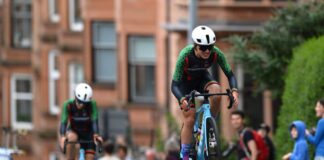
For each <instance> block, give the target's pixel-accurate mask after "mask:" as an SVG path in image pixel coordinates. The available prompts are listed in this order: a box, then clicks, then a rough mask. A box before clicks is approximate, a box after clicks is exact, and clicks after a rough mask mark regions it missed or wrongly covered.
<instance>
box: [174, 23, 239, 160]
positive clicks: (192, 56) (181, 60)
mask: <svg viewBox="0 0 324 160" xmlns="http://www.w3.org/2000/svg"><path fill="white" fill-rule="evenodd" d="M191 36H192V39H193V41H194V44H193V45H188V46H186V47H185V48H183V49H182V50H181V52H180V54H179V57H178V60H177V63H176V68H175V72H174V74H173V79H172V86H171V90H172V93H173V94H174V96H175V97H176V98H177V99H178V101H179V104H180V108H181V109H182V110H183V111H182V114H183V117H184V124H183V128H182V131H181V136H180V137H181V143H182V144H181V151H180V156H181V158H182V159H184V160H187V159H189V149H190V143H191V137H192V130H193V126H194V121H195V113H196V111H195V109H194V108H192V109H189V110H188V109H187V108H186V106H187V104H188V100H187V99H186V98H185V95H186V94H189V93H190V92H191V91H192V90H197V91H198V92H201V93H203V92H205V91H208V92H209V93H220V91H221V89H220V85H219V83H218V82H216V81H215V80H214V79H213V78H212V76H211V75H210V73H209V72H208V71H207V69H208V68H210V67H211V66H212V64H214V63H216V64H218V65H219V66H220V67H221V68H222V70H223V72H224V73H225V75H226V76H227V78H228V82H229V85H230V87H231V89H232V92H233V96H234V100H235V104H234V106H237V104H238V96H239V93H238V90H237V82H236V79H235V76H234V74H233V72H232V70H231V68H230V65H229V64H228V63H227V61H226V59H225V56H224V54H223V53H222V52H221V50H220V49H219V48H217V47H215V46H214V44H215V42H216V35H215V33H214V32H213V30H212V29H211V28H209V27H207V26H198V27H196V28H195V29H194V30H193V31H192V35H191ZM209 101H210V106H211V111H212V113H213V115H214V116H216V115H217V113H218V112H219V110H220V108H219V107H220V97H216V96H212V97H210V98H209Z"/></svg>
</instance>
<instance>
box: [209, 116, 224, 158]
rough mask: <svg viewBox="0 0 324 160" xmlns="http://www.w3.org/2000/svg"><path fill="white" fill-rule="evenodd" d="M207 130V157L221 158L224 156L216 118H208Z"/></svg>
mask: <svg viewBox="0 0 324 160" xmlns="http://www.w3.org/2000/svg"><path fill="white" fill-rule="evenodd" d="M206 131H207V151H208V153H206V152H205V159H207V160H220V159H221V158H222V152H221V141H220V137H219V136H220V134H219V132H218V128H217V124H216V121H215V119H214V118H212V117H209V118H207V119H206Z"/></svg>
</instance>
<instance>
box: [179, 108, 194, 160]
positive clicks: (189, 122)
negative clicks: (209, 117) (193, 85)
mask: <svg viewBox="0 0 324 160" xmlns="http://www.w3.org/2000/svg"><path fill="white" fill-rule="evenodd" d="M195 114H196V110H195V109H193V108H192V109H190V110H188V111H182V115H183V128H182V131H181V156H182V157H183V159H184V160H187V159H189V151H190V144H191V138H192V131H193V126H194V124H195Z"/></svg>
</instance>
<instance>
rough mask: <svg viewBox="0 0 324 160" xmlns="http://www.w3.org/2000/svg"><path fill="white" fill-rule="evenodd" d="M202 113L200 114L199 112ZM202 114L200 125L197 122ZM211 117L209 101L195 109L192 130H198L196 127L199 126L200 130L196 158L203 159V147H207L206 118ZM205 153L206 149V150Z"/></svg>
mask: <svg viewBox="0 0 324 160" xmlns="http://www.w3.org/2000/svg"><path fill="white" fill-rule="evenodd" d="M201 113H202V114H201ZM201 116H202V121H201V125H200V124H199V120H200V119H201ZM210 117H212V115H211V112H210V106H209V103H205V102H204V103H203V104H202V105H201V107H200V108H198V109H197V111H196V119H195V124H194V132H197V131H198V127H199V126H201V132H200V139H199V144H198V149H197V158H198V159H199V160H204V159H205V157H204V149H205V148H207V145H208V144H207V138H206V137H207V133H208V132H207V127H206V120H207V118H210ZM206 153H207V155H208V154H209V153H208V150H206Z"/></svg>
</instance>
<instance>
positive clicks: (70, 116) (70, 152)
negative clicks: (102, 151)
mask: <svg viewBox="0 0 324 160" xmlns="http://www.w3.org/2000/svg"><path fill="white" fill-rule="evenodd" d="M74 94H75V98H74V99H69V100H67V101H65V102H64V105H63V110H62V112H61V113H62V115H61V127H60V135H61V137H60V146H61V148H64V142H65V141H66V140H68V142H77V141H80V140H83V141H93V142H92V143H82V144H80V147H81V148H83V149H84V150H85V154H86V159H87V160H93V159H94V154H95V143H94V142H96V141H100V142H102V141H103V140H102V137H101V136H99V129H98V112H97V105H96V101H94V100H92V99H91V98H92V88H91V87H90V86H89V85H88V84H86V83H80V84H78V85H77V86H76V88H75V91H74ZM66 147H67V153H66V156H67V159H69V160H72V159H73V160H74V159H75V154H76V146H75V144H74V143H68V144H67V146H66Z"/></svg>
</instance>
